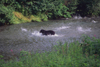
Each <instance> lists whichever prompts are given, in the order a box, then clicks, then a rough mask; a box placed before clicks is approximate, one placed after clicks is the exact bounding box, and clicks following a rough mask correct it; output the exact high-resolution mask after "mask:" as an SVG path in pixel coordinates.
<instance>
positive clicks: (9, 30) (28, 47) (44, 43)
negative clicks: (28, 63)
mask: <svg viewBox="0 0 100 67" xmlns="http://www.w3.org/2000/svg"><path fill="white" fill-rule="evenodd" d="M41 29H45V30H53V31H55V33H56V34H55V35H49V36H43V35H42V34H41V33H39V31H40V30H41ZM83 34H85V35H88V36H90V37H96V38H100V19H99V17H98V18H78V17H75V18H73V19H65V20H50V21H47V22H31V23H23V24H17V25H10V26H3V27H0V54H2V55H4V56H6V57H8V56H11V55H12V53H13V55H17V54H19V53H20V51H21V50H24V51H29V52H37V51H49V50H51V48H52V46H53V45H57V42H62V43H65V42H72V41H74V40H79V41H80V40H81V39H80V37H81V36H82V35H83Z"/></svg>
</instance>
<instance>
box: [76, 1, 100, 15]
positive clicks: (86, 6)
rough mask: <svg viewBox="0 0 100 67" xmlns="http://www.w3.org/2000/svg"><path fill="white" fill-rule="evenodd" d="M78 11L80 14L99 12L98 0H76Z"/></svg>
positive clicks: (95, 13) (96, 13)
mask: <svg viewBox="0 0 100 67" xmlns="http://www.w3.org/2000/svg"><path fill="white" fill-rule="evenodd" d="M77 10H78V13H80V14H81V16H87V15H89V16H92V15H99V14H100V0H78V6H77Z"/></svg>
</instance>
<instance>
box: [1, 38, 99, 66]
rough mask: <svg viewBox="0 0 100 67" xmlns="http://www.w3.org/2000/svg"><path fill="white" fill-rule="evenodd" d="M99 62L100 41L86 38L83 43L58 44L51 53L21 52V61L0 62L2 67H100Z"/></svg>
mask: <svg viewBox="0 0 100 67" xmlns="http://www.w3.org/2000/svg"><path fill="white" fill-rule="evenodd" d="M1 59H2V56H1ZM99 60H100V39H95V38H90V37H84V38H83V39H82V42H81V43H79V42H78V41H75V42H72V43H70V44H67V43H65V44H63V45H62V44H61V43H58V45H56V46H55V47H54V50H52V51H51V52H45V53H36V54H31V53H30V52H26V51H21V52H20V58H19V60H10V61H8V62H6V63H5V62H4V60H0V67H100V61H99Z"/></svg>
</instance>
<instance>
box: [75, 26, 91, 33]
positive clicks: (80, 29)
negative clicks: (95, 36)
mask: <svg viewBox="0 0 100 67" xmlns="http://www.w3.org/2000/svg"><path fill="white" fill-rule="evenodd" d="M77 30H78V31H80V32H85V33H86V32H90V31H91V28H87V29H83V28H82V27H77Z"/></svg>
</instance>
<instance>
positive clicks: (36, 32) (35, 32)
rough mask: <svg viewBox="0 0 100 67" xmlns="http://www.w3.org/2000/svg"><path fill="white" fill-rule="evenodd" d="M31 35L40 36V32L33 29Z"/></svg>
mask: <svg viewBox="0 0 100 67" xmlns="http://www.w3.org/2000/svg"><path fill="white" fill-rule="evenodd" d="M32 35H35V36H41V35H42V33H39V31H34V32H32Z"/></svg>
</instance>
